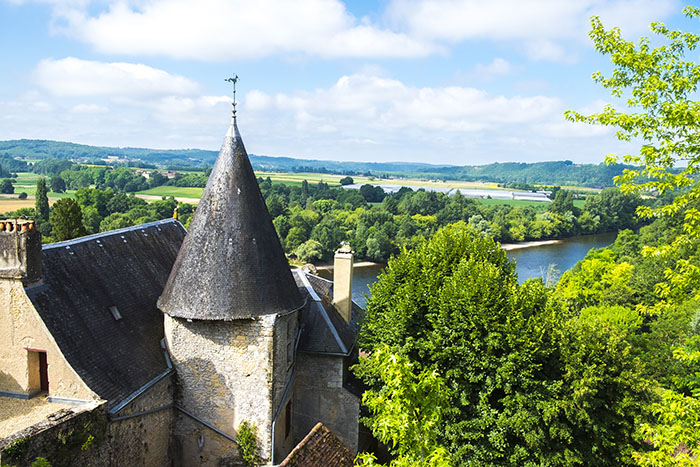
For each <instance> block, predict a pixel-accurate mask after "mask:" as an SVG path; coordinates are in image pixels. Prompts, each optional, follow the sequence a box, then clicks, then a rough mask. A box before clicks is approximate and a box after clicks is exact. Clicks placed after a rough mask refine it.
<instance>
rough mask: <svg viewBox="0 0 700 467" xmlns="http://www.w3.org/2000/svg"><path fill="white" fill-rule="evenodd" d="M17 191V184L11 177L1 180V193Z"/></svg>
mask: <svg viewBox="0 0 700 467" xmlns="http://www.w3.org/2000/svg"><path fill="white" fill-rule="evenodd" d="M14 192H15V186H14V185H13V184H12V180H11V179H9V178H3V179H2V181H0V193H4V194H12V193H14Z"/></svg>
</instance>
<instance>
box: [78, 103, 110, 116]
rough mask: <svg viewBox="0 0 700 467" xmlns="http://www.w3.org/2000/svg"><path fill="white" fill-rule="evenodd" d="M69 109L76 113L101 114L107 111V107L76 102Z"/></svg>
mask: <svg viewBox="0 0 700 467" xmlns="http://www.w3.org/2000/svg"><path fill="white" fill-rule="evenodd" d="M70 111H71V112H73V113H76V114H101V113H105V112H109V109H108V108H107V107H104V106H102V105H97V104H76V105H74V106H73V107H71V109H70Z"/></svg>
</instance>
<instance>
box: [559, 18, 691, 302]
mask: <svg viewBox="0 0 700 467" xmlns="http://www.w3.org/2000/svg"><path fill="white" fill-rule="evenodd" d="M683 12H684V14H685V15H686V16H688V17H689V18H698V17H700V9H698V8H696V7H686V8H685V9H684V10H683ZM651 30H652V32H653V33H654V34H655V35H656V36H657V38H658V41H659V42H662V43H663V45H660V46H659V47H655V48H652V47H651V45H650V42H651V41H650V40H649V39H647V38H641V39H640V40H639V41H638V43H636V44H635V43H634V42H629V41H626V40H624V39H623V38H622V36H621V34H620V30H619V28H612V29H609V30H606V29H605V28H604V27H603V25H602V23H601V21H600V19H599V18H597V17H594V18H593V19H592V29H591V32H590V37H591V39H592V40H593V43H594V45H595V48H596V50H598V51H599V52H600V53H602V54H604V55H608V56H610V59H611V61H612V64H613V66H614V70H613V72H612V74H611V75H610V76H609V77H605V76H603V74H602V73H600V72H597V73H594V75H593V79H594V80H595V81H596V82H598V83H600V84H601V85H602V86H603V87H605V88H607V89H609V90H610V92H611V94H612V96H613V97H615V98H619V99H623V105H624V106H625V107H626V108H627V109H628V110H627V111H625V110H618V109H617V108H616V107H615V106H614V105H612V104H610V105H607V106H606V107H605V108H604V110H603V111H602V112H600V113H597V114H592V115H587V116H586V115H582V114H580V113H578V112H573V111H569V112H567V118H569V119H570V120H573V121H581V122H587V123H592V124H600V125H607V126H613V127H617V128H618V131H617V133H616V135H617V137H618V139H620V140H622V141H632V140H639V141H641V142H642V146H641V149H640V152H639V154H636V155H634V154H626V155H623V156H622V160H623V161H624V162H625V163H627V164H632V166H633V167H632V168H629V169H627V170H625V172H624V173H623V174H621V175H619V176H617V177H616V179H615V180H616V182H617V183H618V184H619V185H620V186H621V188H622V191H623V192H624V193H649V192H652V193H658V194H660V195H665V194H667V193H674V194H677V196H675V198H674V199H673V202H671V203H670V204H665V205H661V206H658V207H652V206H644V207H640V208H638V210H637V212H638V213H639V215H640V216H642V217H645V218H652V217H659V216H673V215H675V214H677V213H679V212H680V211H682V210H683V211H685V213H684V225H683V232H682V234H681V235H679V236H678V237H677V238H676V240H675V241H674V242H673V243H671V244H670V245H666V246H663V247H661V248H655V249H654V248H649V249H647V254H649V255H652V254H653V255H656V256H666V257H669V256H673V255H675V254H677V253H678V252H679V251H680V250H682V249H683V248H685V247H686V246H687V244H688V243H695V242H697V241H698V239H700V210H699V209H698V207H697V206H696V205H695V203H694V200H696V199H697V198H698V196H700V179H699V178H698V172H699V170H700V166H699V164H700V134H698V132H697V127H698V125H699V124H700V102H699V101H697V100H694V98H695V97H696V96H695V93H696V91H697V87H698V83H700V63H698V62H697V61H695V60H694V58H693V59H689V58H688V56H690V55H691V54H693V53H694V51H695V49H696V47H697V45H698V42H699V41H700V36H698V35H696V34H693V33H689V32H684V31H673V30H670V29H668V28H667V27H666V26H665V25H663V24H662V23H652V24H651ZM619 159H620V158H619V157H617V156H614V155H610V156H608V158H607V162H609V163H615V162H617V161H618V160H619ZM681 162H682V163H683V164H684V167H682V168H676V166H677V165H678V164H679V163H681ZM665 274H666V276H667V279H668V285H667V286H664V285H660V286H659V287H658V288H657V290H656V291H657V293H659V294H660V295H662V297H664V298H665V299H666V301H665V303H664V302H661V303H660V304H659V305H660V307H661V308H663V306H664V305H667V304H668V303H673V302H678V300H683V299H685V296H686V293H685V292H690V293H692V294H697V293H698V290H700V287H699V285H700V267H699V266H698V265H697V264H694V263H691V262H686V261H678V262H676V264H675V267H674V268H669V269H667V270H666V272H665ZM679 290H682V291H683V292H684V293H678V291H679ZM661 308H659V307H657V309H661Z"/></svg>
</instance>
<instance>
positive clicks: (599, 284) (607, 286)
mask: <svg viewBox="0 0 700 467" xmlns="http://www.w3.org/2000/svg"><path fill="white" fill-rule="evenodd" d="M615 260H616V258H615V254H614V253H613V252H612V250H611V249H607V248H606V249H603V250H600V251H592V252H589V253H588V254H587V255H586V257H585V258H584V259H583V260H582V261H580V262H578V263H577V264H576V266H575V267H574V268H572V269H571V270H569V271H566V272H565V273H564V274H563V275H562V277H561V280H560V281H559V283H558V284H557V288H556V290H557V295H558V296H559V297H560V298H561V299H562V300H563V301H564V302H565V303H566V304H567V305H569V306H570V307H572V308H574V309H578V310H580V309H582V308H585V307H589V306H600V305H607V306H610V305H619V304H625V303H629V302H630V301H631V299H632V296H633V290H632V288H631V286H630V279H631V278H632V274H633V271H634V266H632V265H631V264H630V263H627V262H621V263H617V262H616V261H615Z"/></svg>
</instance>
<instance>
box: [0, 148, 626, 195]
mask: <svg viewBox="0 0 700 467" xmlns="http://www.w3.org/2000/svg"><path fill="white" fill-rule="evenodd" d="M216 155H217V152H216V151H206V150H200V149H171V150H155V149H143V148H107V147H96V146H87V145H82V144H75V143H64V142H59V141H45V140H12V141H0V157H3V156H4V157H5V158H22V159H29V160H35V159H46V158H57V159H66V160H73V161H80V162H98V163H102V162H101V160H102V159H106V158H107V157H110V156H115V157H118V158H123V159H125V160H127V162H126V163H125V164H127V165H131V166H139V167H144V166H146V167H155V165H158V166H159V167H165V168H172V169H184V168H190V169H192V168H200V169H201V168H205V167H210V166H212V165H213V163H214V160H215V159H216ZM250 161H251V164H252V165H253V168H254V169H255V170H267V171H280V172H303V171H306V172H314V171H315V172H326V173H337V174H349V175H358V174H371V175H375V176H379V177H381V176H398V177H418V178H423V179H439V180H447V179H449V180H462V181H489V182H495V183H526V184H531V185H532V184H546V185H560V186H586V187H609V186H612V184H613V178H614V177H615V176H618V175H621V174H622V173H623V170H624V169H626V168H631V166H628V165H624V164H611V165H606V164H602V163H601V164H574V163H572V162H571V161H557V162H534V163H514V162H513V163H493V164H488V165H482V166H438V165H431V164H423V163H409V162H338V161H320V160H310V159H295V158H291V157H270V156H258V155H254V154H251V155H250ZM0 162H1V161H0Z"/></svg>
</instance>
